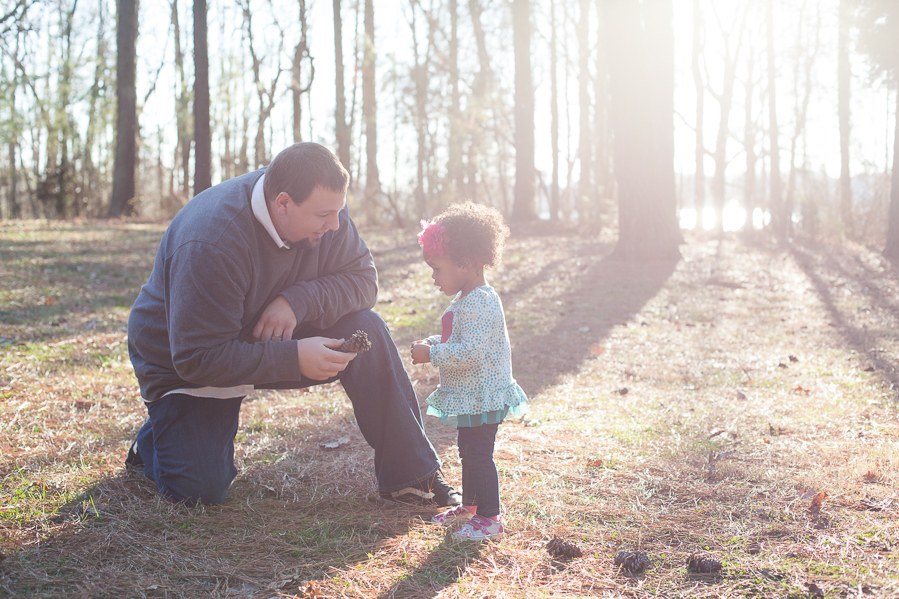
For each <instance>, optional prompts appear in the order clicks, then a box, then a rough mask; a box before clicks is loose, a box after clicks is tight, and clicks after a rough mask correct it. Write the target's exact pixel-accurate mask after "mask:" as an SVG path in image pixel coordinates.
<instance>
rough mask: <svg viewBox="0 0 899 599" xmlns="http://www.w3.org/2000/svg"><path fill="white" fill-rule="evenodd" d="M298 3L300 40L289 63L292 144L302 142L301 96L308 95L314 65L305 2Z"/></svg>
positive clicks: (313, 75) (313, 76) (313, 77)
mask: <svg viewBox="0 0 899 599" xmlns="http://www.w3.org/2000/svg"><path fill="white" fill-rule="evenodd" d="M299 3H300V39H299V41H297V45H296V46H295V47H294V51H293V62H292V63H291V74H292V75H293V79H292V80H291V82H290V92H291V98H292V100H293V140H294V142H298V141H303V133H302V130H301V123H302V118H301V117H302V112H303V109H302V105H303V104H302V100H303V94H307V93H309V90H310V89H311V88H312V80H313V79H315V64H314V62H313V58H312V55H310V54H309V45H308V26H307V24H306V0H299ZM282 37H283V36H282ZM303 61H306V62H308V63H309V80H308V82H307V83H306V85H303V83H302V70H303Z"/></svg>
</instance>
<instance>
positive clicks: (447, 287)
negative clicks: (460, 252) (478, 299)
mask: <svg viewBox="0 0 899 599" xmlns="http://www.w3.org/2000/svg"><path fill="white" fill-rule="evenodd" d="M424 258H425V262H427V264H428V266H430V267H431V270H432V271H433V272H432V274H431V278H432V279H434V285H436V286H437V287H439V288H440V291H442V292H443V293H445V294H446V295H456V294H457V293H459V292H460V291H461V292H463V293H462V295H466V294H468V292H469V291H471V290H472V289H474V288H475V287H477V286H478V283H477V275H476V273H475V271H474V269H473V268H471V262H470V261H469V260H464V259H463V260H462V265H461V266H460V265H458V264H456V263H455V262H454V261H453V259H452V258H450V256H449V254H443V255H442V256H429V255H428V254H427V253H425V254H424Z"/></svg>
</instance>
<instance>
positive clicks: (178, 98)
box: [172, 0, 193, 200]
mask: <svg viewBox="0 0 899 599" xmlns="http://www.w3.org/2000/svg"><path fill="white" fill-rule="evenodd" d="M172 28H173V30H174V31H173V35H174V38H175V70H176V71H177V72H178V89H177V94H176V95H175V111H176V114H175V120H176V122H177V133H178V141H177V149H176V154H177V156H178V157H179V158H180V161H181V164H180V166H181V169H180V170H181V179H180V180H181V193H182V194H183V195H184V200H187V199H188V198H189V197H190V146H191V142H192V141H193V139H192V137H191V134H190V133H191V131H193V127H192V126H191V122H190V120H191V115H190V111H189V109H188V107H189V105H190V90H189V88H188V87H187V76H186V75H185V73H184V51H183V50H182V48H181V19H180V15H179V14H178V0H172ZM173 170H178V165H177V164H176V165H175V166H173Z"/></svg>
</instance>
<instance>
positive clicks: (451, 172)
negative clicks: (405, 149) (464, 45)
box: [446, 0, 465, 194]
mask: <svg viewBox="0 0 899 599" xmlns="http://www.w3.org/2000/svg"><path fill="white" fill-rule="evenodd" d="M449 10H450V39H449V79H450V81H449V84H450V105H449V140H448V141H447V146H448V147H447V153H448V160H447V166H446V170H447V178H448V179H449V184H450V189H451V190H452V193H453V194H456V193H457V190H458V189H459V188H460V187H461V186H462V178H463V174H462V146H463V143H464V141H463V137H464V135H465V129H464V127H463V125H462V111H461V107H460V103H461V94H460V92H459V3H458V0H449Z"/></svg>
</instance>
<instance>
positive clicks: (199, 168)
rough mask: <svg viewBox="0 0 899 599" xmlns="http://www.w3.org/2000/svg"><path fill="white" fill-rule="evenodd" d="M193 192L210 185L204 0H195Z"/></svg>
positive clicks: (209, 134)
mask: <svg viewBox="0 0 899 599" xmlns="http://www.w3.org/2000/svg"><path fill="white" fill-rule="evenodd" d="M194 76H195V78H194V195H196V194H198V193H200V192H201V191H203V190H204V189H208V188H209V187H212V132H211V130H210V125H209V55H208V49H207V45H206V0H194Z"/></svg>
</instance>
